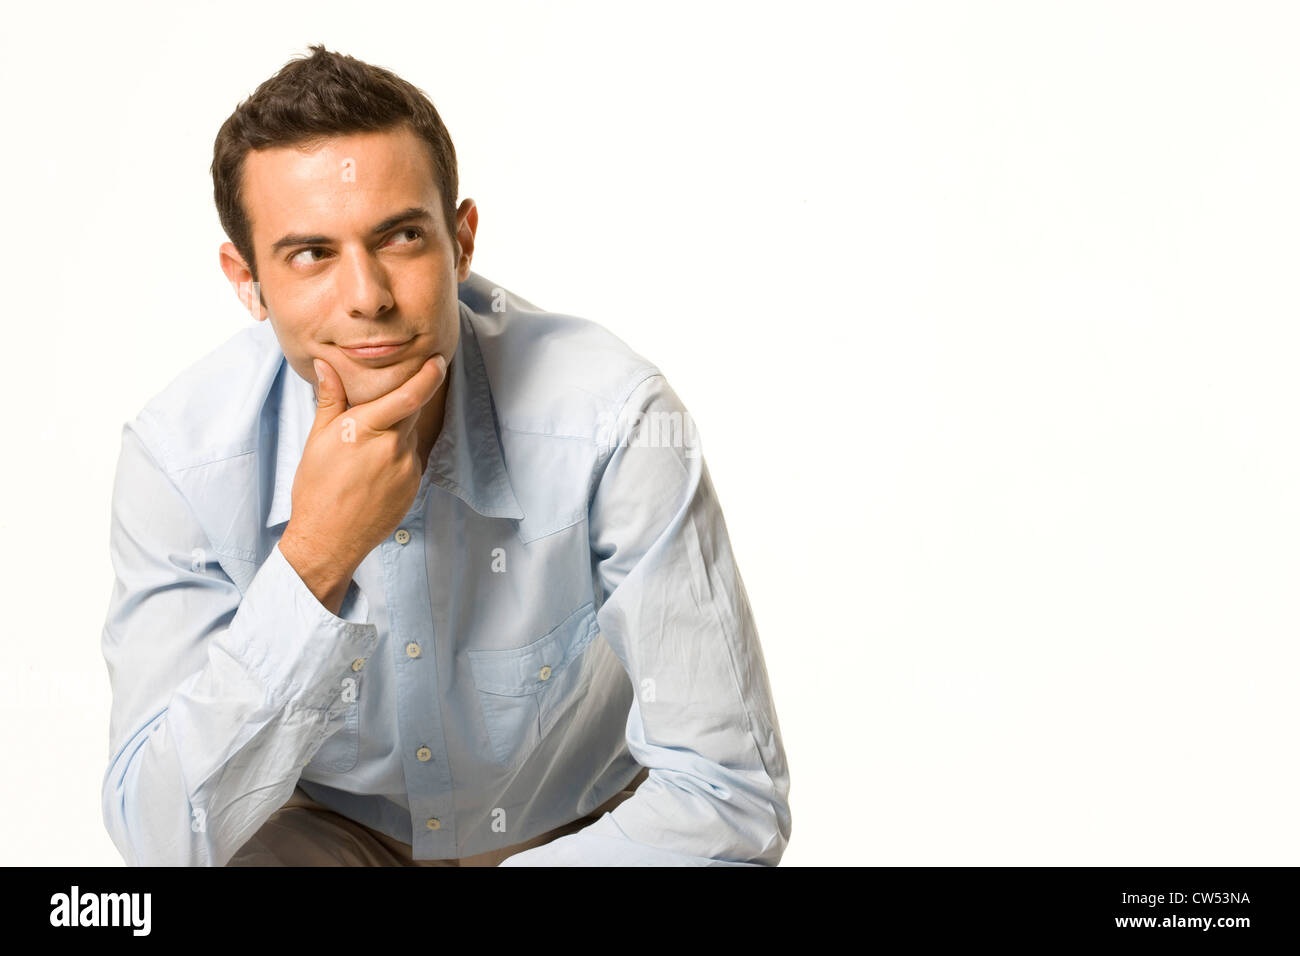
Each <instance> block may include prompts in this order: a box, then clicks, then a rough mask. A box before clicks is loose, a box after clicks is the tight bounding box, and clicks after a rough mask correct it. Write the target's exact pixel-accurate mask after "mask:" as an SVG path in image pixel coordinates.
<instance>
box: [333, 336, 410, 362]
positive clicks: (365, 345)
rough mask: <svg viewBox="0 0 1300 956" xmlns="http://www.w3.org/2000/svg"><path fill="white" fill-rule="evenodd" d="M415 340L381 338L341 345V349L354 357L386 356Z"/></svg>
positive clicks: (395, 352)
mask: <svg viewBox="0 0 1300 956" xmlns="http://www.w3.org/2000/svg"><path fill="white" fill-rule="evenodd" d="M413 341H415V340H414V339H413V338H410V339H381V340H378V341H374V342H357V343H356V344H354V345H340V346H339V351H340V352H342V353H343V354H344V355H347V356H350V357H351V358H354V359H373V358H384V357H386V356H389V355H395V354H397V353H398V352H400V351H402V349H404V348H406V347H407V346H408V345H410V344H411V343H412V342H413Z"/></svg>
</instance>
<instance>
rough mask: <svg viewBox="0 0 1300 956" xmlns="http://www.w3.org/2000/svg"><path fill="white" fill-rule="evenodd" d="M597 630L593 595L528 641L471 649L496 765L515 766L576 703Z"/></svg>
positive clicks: (473, 667) (476, 680)
mask: <svg viewBox="0 0 1300 956" xmlns="http://www.w3.org/2000/svg"><path fill="white" fill-rule="evenodd" d="M597 633H598V626H597V624H596V610H595V605H594V604H593V603H592V602H590V601H589V602H587V603H586V604H584V605H583V606H582V607H580V608H578V609H577V610H576V611H574V612H573V613H572V614H570V615H569V616H568V617H567V618H565V619H564V620H563V621H561V622H560V624H559V625H557V626H556V627H555V628H553V629H552V630H550V631H549V632H547V633H546V634H545V635H544V636H542V637H540V638H538V639H537V640H535V641H533V642H532V643H531V644H528V645H526V646H524V647H518V648H507V649H505V650H470V651H467V652H466V653H467V654H468V656H469V661H470V667H471V668H472V670H473V673H474V685H475V687H476V688H477V691H478V698H479V703H480V704H481V706H482V709H483V725H484V728H485V729H486V731H487V737H488V743H489V746H490V753H491V755H492V760H493V762H494V763H495V764H496V765H497V766H499V767H513V766H515V765H516V764H517V763H518V762H519V761H520V760H522V759H523V758H524V757H525V756H526V755H527V754H529V753H531V752H532V750H533V748H534V747H536V746H537V744H538V743H539V742H540V741H541V739H542V738H543V737H545V736H546V735H547V734H548V733H550V731H551V728H552V727H554V726H555V723H556V721H557V720H558V719H559V718H560V717H561V716H562V715H563V714H564V712H565V711H566V710H567V709H568V707H569V706H570V705H572V703H573V701H574V691H575V689H577V688H578V685H579V683H580V681H581V677H582V658H581V656H582V652H583V651H585V650H586V649H587V646H588V645H589V644H590V643H591V641H592V639H593V638H594V637H596V635H597Z"/></svg>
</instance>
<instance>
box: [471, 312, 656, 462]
mask: <svg viewBox="0 0 1300 956" xmlns="http://www.w3.org/2000/svg"><path fill="white" fill-rule="evenodd" d="M468 304H469V303H468V302H467V305H468ZM469 316H470V319H471V322H472V325H473V330H474V334H475V339H476V341H477V343H478V347H479V350H480V352H481V354H482V356H483V364H484V368H485V370H486V373H487V376H488V380H489V383H490V386H491V391H492V400H493V403H494V405H495V406H496V413H497V420H498V422H499V424H500V426H501V427H502V428H503V429H505V430H510V431H519V432H530V433H535V434H550V435H555V436H557V437H559V436H568V437H575V438H591V437H594V435H595V432H596V430H598V428H599V426H600V424H601V423H602V422H608V421H609V419H610V417H611V416H612V415H616V414H617V413H618V411H619V409H621V408H622V406H623V405H624V403H625V402H626V401H627V400H628V398H629V396H631V395H632V394H633V392H634V391H636V390H637V388H638V386H641V385H642V384H643V383H645V382H646V381H647V380H648V379H651V378H653V377H655V376H659V375H661V373H660V371H659V369H658V367H657V366H656V365H655V364H654V363H653V362H651V361H649V360H648V359H647V358H645V357H644V356H642V355H641V354H640V353H638V352H637V351H635V350H634V349H633V348H632V347H631V346H629V345H628V344H627V343H626V342H624V341H623V340H622V339H621V338H619V337H618V336H617V335H615V334H614V333H613V332H611V331H610V330H609V329H608V328H606V327H605V326H604V325H602V324H600V322H598V321H596V320H595V319H590V318H583V317H579V316H575V315H568V314H565V313H558V312H545V311H541V310H532V309H531V308H522V307H519V306H518V300H513V299H511V298H510V297H509V295H508V294H507V298H506V300H505V301H503V302H501V303H500V304H499V309H498V310H497V311H493V310H492V309H491V308H490V307H489V308H487V309H486V310H484V311H475V310H474V309H473V308H472V307H471V308H470V311H469Z"/></svg>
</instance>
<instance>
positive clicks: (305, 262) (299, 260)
mask: <svg viewBox="0 0 1300 956" xmlns="http://www.w3.org/2000/svg"><path fill="white" fill-rule="evenodd" d="M311 252H321V253H325V254H326V255H328V254H329V250H328V249H325V248H323V247H321V246H310V247H308V248H306V249H299V250H298V251H297V252H295V253H294V254H293V255H291V256H290V257H289V264H290V265H294V264H295V263H296V264H297V265H304V266H305V265H312V264H313V263H317V262H320V261H321V260H320V259H303V258H300V257H301V256H302V255H303V253H311Z"/></svg>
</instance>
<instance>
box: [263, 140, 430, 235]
mask: <svg viewBox="0 0 1300 956" xmlns="http://www.w3.org/2000/svg"><path fill="white" fill-rule="evenodd" d="M242 185H243V201H244V210H245V213H246V214H247V215H248V218H249V221H250V223H251V225H252V228H253V241H254V245H260V244H262V243H270V242H272V241H274V236H275V235H279V234H280V233H282V232H296V231H302V232H329V231H331V229H333V230H334V231H337V230H340V229H347V228H350V227H351V226H353V225H355V226H356V227H357V228H358V229H363V230H368V229H369V228H370V227H371V226H373V225H374V222H372V221H371V220H372V219H373V220H379V219H383V218H384V217H385V216H386V215H391V214H392V213H393V212H394V211H395V210H398V209H405V208H408V207H410V206H425V207H426V208H429V209H440V208H441V201H440V196H439V191H438V187H437V185H436V184H435V183H434V181H433V163H432V161H431V159H430V157H429V152H428V149H427V148H426V146H425V143H424V141H423V140H422V139H420V138H419V137H418V136H416V135H415V133H413V132H411V130H409V129H408V128H406V127H398V128H395V129H391V130H384V131H382V132H369V133H349V134H346V135H340V136H333V137H330V138H328V139H324V140H321V141H318V142H314V143H310V144H308V145H307V146H277V147H273V148H271V149H258V150H251V151H250V152H249V153H248V155H247V156H246V157H245V159H244V171H243V183H242Z"/></svg>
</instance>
